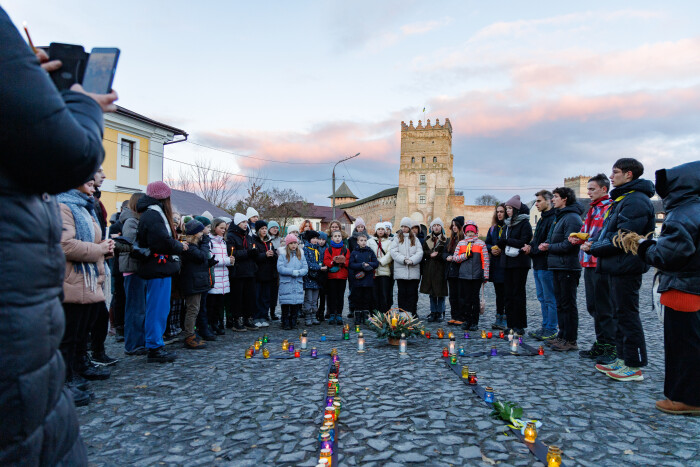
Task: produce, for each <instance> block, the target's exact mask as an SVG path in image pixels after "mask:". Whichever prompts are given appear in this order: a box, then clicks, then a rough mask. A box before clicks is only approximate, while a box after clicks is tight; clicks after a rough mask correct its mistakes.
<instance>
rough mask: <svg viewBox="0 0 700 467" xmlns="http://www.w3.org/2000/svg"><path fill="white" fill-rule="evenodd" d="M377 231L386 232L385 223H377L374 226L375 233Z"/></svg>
mask: <svg viewBox="0 0 700 467" xmlns="http://www.w3.org/2000/svg"><path fill="white" fill-rule="evenodd" d="M379 229H384V230H386V222H377V225H375V226H374V231H375V232H376V231H377V230H379Z"/></svg>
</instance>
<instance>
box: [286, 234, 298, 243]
mask: <svg viewBox="0 0 700 467" xmlns="http://www.w3.org/2000/svg"><path fill="white" fill-rule="evenodd" d="M290 243H299V239H298V238H297V236H296V235H294V234H288V235H287V236H286V237H284V244H285V245H289V244H290Z"/></svg>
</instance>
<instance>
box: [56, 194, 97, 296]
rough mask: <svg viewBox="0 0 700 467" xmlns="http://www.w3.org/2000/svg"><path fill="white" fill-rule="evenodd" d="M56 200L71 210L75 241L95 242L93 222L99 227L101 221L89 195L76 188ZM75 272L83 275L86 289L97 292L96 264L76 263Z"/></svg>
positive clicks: (60, 195) (74, 265)
mask: <svg viewBox="0 0 700 467" xmlns="http://www.w3.org/2000/svg"><path fill="white" fill-rule="evenodd" d="M56 200H57V201H58V202H59V203H61V204H65V205H66V206H68V207H69V208H70V212H71V214H72V215H73V222H74V223H75V239H76V240H78V241H81V242H87V243H94V242H95V227H94V225H93V220H94V221H95V222H97V224H98V225H99V220H98V219H97V217H96V215H95V204H94V202H93V200H92V198H90V197H89V196H88V195H86V194H85V193H82V192H80V191H78V190H76V189H75V188H74V189H72V190H69V191H66V192H65V193H61V194H59V195H58V196H56ZM73 270H74V271H75V272H76V273H78V274H82V275H83V281H84V284H85V287H87V288H88V289H89V290H90V291H91V292H93V293H94V292H95V291H96V290H97V279H98V277H99V274H98V271H97V264H96V263H85V262H74V263H73Z"/></svg>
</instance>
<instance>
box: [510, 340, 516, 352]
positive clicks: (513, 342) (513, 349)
mask: <svg viewBox="0 0 700 467" xmlns="http://www.w3.org/2000/svg"><path fill="white" fill-rule="evenodd" d="M510 351H511V352H512V353H518V341H517V340H513V341H512V342H511V343H510Z"/></svg>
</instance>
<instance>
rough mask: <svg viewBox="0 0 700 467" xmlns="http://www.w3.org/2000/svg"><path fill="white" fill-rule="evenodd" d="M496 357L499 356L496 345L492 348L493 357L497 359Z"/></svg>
mask: <svg viewBox="0 0 700 467" xmlns="http://www.w3.org/2000/svg"><path fill="white" fill-rule="evenodd" d="M496 355H498V350H496V346H495V345H494V346H492V347H491V356H492V357H495V356H496Z"/></svg>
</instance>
